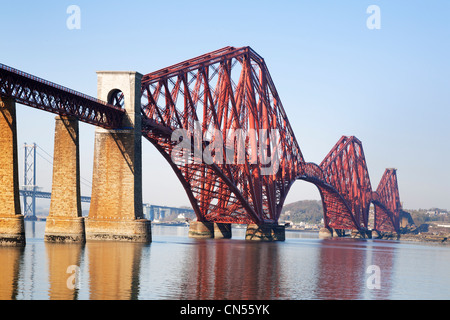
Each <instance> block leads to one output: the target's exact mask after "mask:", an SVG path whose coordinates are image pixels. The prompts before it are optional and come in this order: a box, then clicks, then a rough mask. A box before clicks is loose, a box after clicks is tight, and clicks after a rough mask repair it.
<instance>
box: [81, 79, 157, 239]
mask: <svg viewBox="0 0 450 320" xmlns="http://www.w3.org/2000/svg"><path fill="white" fill-rule="evenodd" d="M97 75H98V97H99V99H101V100H104V101H108V102H109V103H112V101H111V96H112V95H113V93H115V92H117V90H120V91H121V92H122V93H123V98H124V107H125V110H126V116H125V118H124V120H123V123H122V127H123V129H120V130H106V129H102V128H97V129H96V132H95V147H94V149H95V150H94V169H93V177H92V195H91V206H90V211H89V217H88V218H87V219H85V225H86V239H87V240H119V241H132V242H151V224H150V221H149V220H146V219H144V213H143V207H142V159H141V158H142V152H141V144H142V142H141V141H142V138H141V137H142V132H141V106H140V103H141V78H142V75H140V74H138V73H136V72H97Z"/></svg>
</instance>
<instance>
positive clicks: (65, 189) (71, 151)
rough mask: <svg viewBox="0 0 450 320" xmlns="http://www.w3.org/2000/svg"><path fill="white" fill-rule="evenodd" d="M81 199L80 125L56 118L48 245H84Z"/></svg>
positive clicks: (46, 228)
mask: <svg viewBox="0 0 450 320" xmlns="http://www.w3.org/2000/svg"><path fill="white" fill-rule="evenodd" d="M80 196H81V191H80V156H79V138H78V121H77V120H76V119H74V118H69V117H66V116H57V117H56V118H55V144H54V153H53V180H52V197H51V201H50V212H49V215H48V217H47V222H46V225H45V237H44V239H45V241H48V242H79V243H83V242H85V240H86V236H85V230H84V218H83V217H82V212H81V200H80Z"/></svg>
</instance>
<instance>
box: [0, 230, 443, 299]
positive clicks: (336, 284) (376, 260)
mask: <svg viewBox="0 0 450 320" xmlns="http://www.w3.org/2000/svg"><path fill="white" fill-rule="evenodd" d="M44 228H45V222H26V232H27V245H26V247H25V248H23V249H19V248H0V277H1V278H0V279H1V280H0V299H2V300H7V299H18V300H48V299H70V300H71V299H79V300H95V299H105V300H106V299H121V300H122V299H126V300H128V299H146V300H160V299H174V300H185V299H194V300H196V299H202V300H207V299H215V300H217V299H221V300H222V299H233V300H242V299H254V300H256V299H267V300H281V299H282V300H300V299H420V300H426V299H439V300H443V299H445V300H447V299H450V272H449V265H450V247H448V246H447V247H445V246H437V245H425V244H417V243H407V242H398V241H381V240H379V241H376V240H355V239H330V240H321V239H318V237H317V235H316V234H314V233H300V232H286V241H285V242H274V243H258V242H249V241H245V240H244V233H245V231H244V229H233V239H227V240H195V239H189V238H188V237H187V233H188V228H186V227H163V226H153V242H152V243H151V244H149V245H140V244H132V243H110V242H87V243H86V244H85V245H84V246H79V245H61V244H59V245H58V244H48V243H44V241H43V237H44ZM70 266H75V267H70ZM370 266H376V267H375V268H377V267H378V268H379V269H378V270H379V273H377V272H376V270H375V272H373V271H371V270H374V269H371V268H372V267H370ZM76 267H78V269H76ZM70 268H75V269H70ZM73 270H76V271H77V273H76V274H78V275H79V278H78V279H79V282H78V287H79V288H78V289H77V288H74V289H73V288H71V285H72V286H73V283H74V282H73V281H72V279H73V278H75V277H74V274H73V273H72V272H73ZM67 271H69V273H68V272H67ZM377 275H379V277H378V278H377V277H376V276H377ZM374 279H375V280H374ZM68 280H69V281H68ZM373 284H379V289H377V288H376V286H375V288H373ZM369 287H370V288H369Z"/></svg>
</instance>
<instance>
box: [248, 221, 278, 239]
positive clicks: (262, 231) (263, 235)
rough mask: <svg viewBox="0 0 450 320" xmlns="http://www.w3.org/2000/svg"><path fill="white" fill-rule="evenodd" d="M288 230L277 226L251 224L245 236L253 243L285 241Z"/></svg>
mask: <svg viewBox="0 0 450 320" xmlns="http://www.w3.org/2000/svg"><path fill="white" fill-rule="evenodd" d="M285 232H286V228H285V226H282V225H277V224H264V225H257V224H249V225H247V231H246V234H245V239H246V240H253V241H285V238H286V235H285Z"/></svg>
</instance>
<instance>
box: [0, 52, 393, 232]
mask: <svg viewBox="0 0 450 320" xmlns="http://www.w3.org/2000/svg"><path fill="white" fill-rule="evenodd" d="M138 80H139V81H140V92H139V94H140V101H138V104H139V105H140V109H141V110H140V114H139V124H136V126H139V128H140V130H141V131H142V136H143V137H144V138H145V139H147V140H148V141H150V142H151V143H152V144H153V145H154V146H155V147H156V148H157V150H158V151H159V152H160V153H161V154H162V155H163V156H164V158H165V159H166V160H167V161H168V162H169V164H170V166H171V167H172V169H173V170H174V172H175V174H176V175H177V177H178V178H179V180H180V182H181V183H182V185H183V187H184V189H185V191H186V193H187V195H188V198H189V200H190V202H191V205H192V207H193V209H194V211H195V213H196V215H197V220H198V221H203V222H217V223H246V224H257V225H264V224H276V223H277V222H278V219H279V217H280V214H281V210H282V207H283V204H284V201H285V199H286V196H287V194H288V192H289V189H290V188H291V186H292V184H293V183H294V182H295V181H296V180H305V181H308V182H310V183H313V184H314V185H316V186H317V188H318V189H319V192H320V195H321V197H322V203H323V211H324V221H325V226H326V227H327V228H334V229H353V230H358V231H364V230H365V229H367V228H368V227H369V226H368V220H369V208H370V205H371V204H373V205H374V208H375V229H377V230H379V231H397V232H398V231H399V212H400V210H401V205H400V199H399V193H398V185H397V177H396V170H395V169H387V170H386V172H385V174H384V175H383V177H382V179H381V182H380V185H379V186H378V188H377V189H376V190H372V186H371V182H370V178H369V174H368V170H367V164H366V160H365V157H364V152H363V148H362V143H361V141H360V140H358V139H357V138H356V137H353V136H350V137H347V136H343V137H342V138H341V139H340V140H339V141H338V142H337V143H336V145H335V146H334V147H333V149H332V150H331V151H330V152H329V154H328V155H327V156H326V157H325V158H324V160H323V161H322V163H320V164H314V163H308V162H306V161H305V159H304V157H303V154H302V152H301V149H300V146H299V144H298V141H297V139H296V137H295V135H294V130H293V128H292V127H291V125H290V122H289V119H288V116H287V114H286V112H285V109H284V107H283V105H282V102H281V99H280V97H279V95H278V92H277V90H276V87H275V84H274V83H273V80H272V78H271V76H270V73H269V70H268V68H267V66H266V64H265V62H264V59H263V58H262V57H261V56H259V55H258V54H257V53H256V52H255V51H253V50H252V49H251V48H250V47H241V48H235V47H226V48H223V49H220V50H217V51H214V52H210V53H208V54H205V55H202V56H199V57H196V58H194V59H190V60H187V61H184V62H181V63H178V64H176V65H173V66H170V67H167V68H164V69H161V70H158V71H156V72H152V73H149V74H145V75H143V76H142V77H141V78H139V79H138ZM133 81H134V80H133ZM0 96H1V98H2V99H12V100H14V101H16V102H18V103H21V104H24V105H27V106H30V107H34V108H39V109H42V110H45V111H49V112H53V113H56V114H58V115H61V116H70V117H72V118H74V119H76V120H78V121H82V122H86V123H89V124H93V125H96V126H97V127H102V128H104V129H117V130H122V129H127V128H128V126H129V125H130V121H129V118H130V117H127V111H126V110H125V109H124V105H123V103H124V93H123V92H122V91H120V90H113V91H111V92H110V94H108V97H107V100H108V101H107V102H104V101H101V100H99V99H95V98H91V97H89V96H86V95H84V94H81V93H78V92H76V91H74V90H71V89H68V88H65V87H62V86H60V85H57V84H54V83H52V82H49V81H46V80H43V79H41V78H37V77H35V76H32V75H30V74H27V73H24V72H22V71H19V70H16V69H14V68H11V67H8V66H5V65H0ZM138 113H139V111H138ZM127 119H128V120H127ZM136 119H137V118H136ZM178 129H184V130H185V131H186V132H188V133H189V134H192V136H191V145H192V150H193V152H192V153H190V154H189V156H188V157H187V158H183V159H184V161H175V160H174V157H173V155H174V153H175V152H177V151H176V150H177V149H175V148H176V147H177V145H178V144H179V143H180V141H181V139H173V133H174V132H175V131H176V130H178ZM239 130H241V131H239ZM238 131H239V132H246V133H248V134H247V135H244V136H243V138H242V140H240V136H239V135H236V132H238ZM196 132H197V133H198V134H199V135H200V138H201V142H200V144H199V145H198V146H199V147H200V149H201V153H200V156H201V155H202V154H203V152H204V151H205V150H207V149H208V147H209V146H210V145H217V144H215V143H216V142H218V141H221V142H222V146H223V147H222V150H218V149H214V152H213V154H214V156H217V155H218V154H219V153H220V152H222V154H223V155H227V154H228V153H227V152H229V151H230V146H231V148H232V149H233V150H237V149H239V148H238V145H239V144H241V146H242V145H244V146H245V147H244V148H243V149H239V150H244V151H243V152H244V154H243V155H240V156H241V159H243V161H241V162H234V161H231V163H229V162H220V161H213V162H206V161H201V159H200V161H198V160H199V159H198V153H196V152H195V147H196V146H195V143H196V141H195V137H194V136H195V134H196ZM217 132H219V134H217ZM263 133H264V134H263ZM266 133H267V134H266ZM197 143H198V141H197ZM256 149H257V150H258V151H257V152H256V154H259V155H261V154H262V153H264V154H265V156H266V159H269V162H267V161H262V160H263V157H256V158H254V155H255V150H256ZM122 151H123V150H122ZM196 157H197V158H196ZM236 158H237V155H236V154H234V155H233V154H232V155H231V160H236ZM196 160H197V161H196ZM143 165H151V163H144V164H143ZM93 192H94V190H93ZM138 218H139V217H138Z"/></svg>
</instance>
